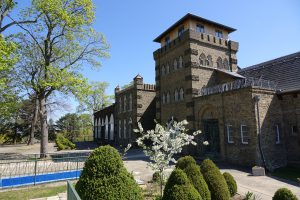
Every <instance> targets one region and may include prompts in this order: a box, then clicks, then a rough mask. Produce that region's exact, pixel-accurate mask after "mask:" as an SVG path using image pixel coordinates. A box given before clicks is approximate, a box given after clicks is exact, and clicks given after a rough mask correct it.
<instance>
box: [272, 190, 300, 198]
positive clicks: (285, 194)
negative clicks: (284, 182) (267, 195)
mask: <svg viewBox="0 0 300 200" xmlns="http://www.w3.org/2000/svg"><path fill="white" fill-rule="evenodd" d="M272 199H273V200H298V198H297V197H296V195H294V194H293V193H292V191H291V190H289V189H287V188H280V189H278V190H277V191H276V192H275V194H274V197H273V198H272Z"/></svg>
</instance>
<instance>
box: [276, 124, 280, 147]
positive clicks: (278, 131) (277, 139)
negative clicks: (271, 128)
mask: <svg viewBox="0 0 300 200" xmlns="http://www.w3.org/2000/svg"><path fill="white" fill-rule="evenodd" d="M275 137H276V140H275V142H276V144H280V130H279V125H278V124H276V125H275Z"/></svg>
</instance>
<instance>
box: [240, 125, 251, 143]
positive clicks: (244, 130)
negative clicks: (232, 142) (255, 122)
mask: <svg viewBox="0 0 300 200" xmlns="http://www.w3.org/2000/svg"><path fill="white" fill-rule="evenodd" d="M248 140H249V135H248V127H247V126H246V125H241V141H242V144H248Z"/></svg>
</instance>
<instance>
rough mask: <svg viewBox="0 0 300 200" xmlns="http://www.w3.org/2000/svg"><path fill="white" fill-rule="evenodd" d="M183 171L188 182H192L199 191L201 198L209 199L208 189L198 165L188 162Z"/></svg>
mask: <svg viewBox="0 0 300 200" xmlns="http://www.w3.org/2000/svg"><path fill="white" fill-rule="evenodd" d="M183 171H184V172H185V173H186V175H187V177H188V179H189V180H190V182H191V183H192V184H193V186H194V187H195V188H196V190H197V191H198V192H199V194H200V196H201V197H202V199H203V200H211V195H210V191H209V189H208V186H207V184H206V182H205V180H204V178H203V176H202V173H201V171H200V167H199V166H198V165H196V164H189V165H188V166H187V167H186V168H184V170H183Z"/></svg>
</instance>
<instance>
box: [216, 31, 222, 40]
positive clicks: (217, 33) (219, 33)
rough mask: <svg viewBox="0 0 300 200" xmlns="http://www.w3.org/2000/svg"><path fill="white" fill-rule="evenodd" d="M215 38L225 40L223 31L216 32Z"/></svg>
mask: <svg viewBox="0 0 300 200" xmlns="http://www.w3.org/2000/svg"><path fill="white" fill-rule="evenodd" d="M215 36H216V37H219V38H223V33H222V31H219V30H216V33H215Z"/></svg>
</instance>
